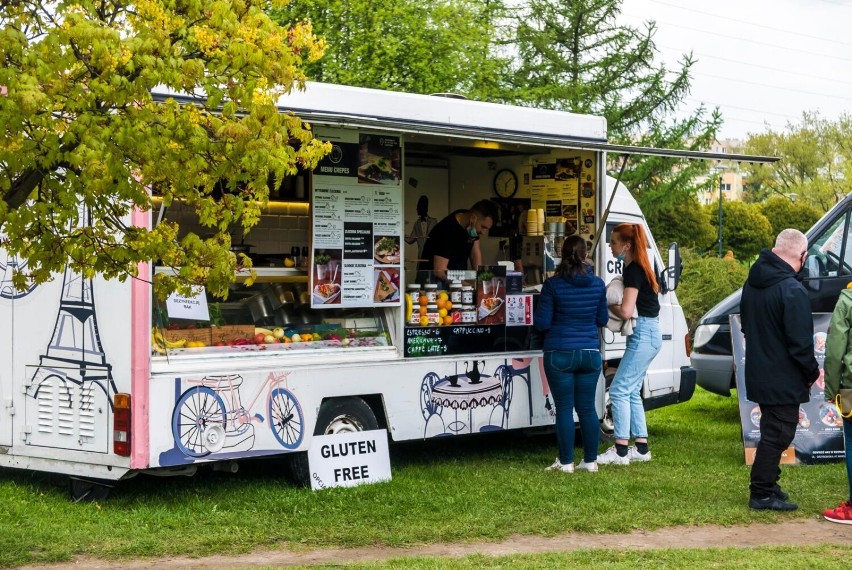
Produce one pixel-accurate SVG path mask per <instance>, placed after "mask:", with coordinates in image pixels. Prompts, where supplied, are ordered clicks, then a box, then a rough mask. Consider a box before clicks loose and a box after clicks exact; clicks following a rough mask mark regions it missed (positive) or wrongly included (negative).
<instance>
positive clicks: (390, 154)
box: [358, 133, 402, 185]
mask: <svg viewBox="0 0 852 570" xmlns="http://www.w3.org/2000/svg"><path fill="white" fill-rule="evenodd" d="M401 150H402V149H401V147H400V140H399V137H390V136H384V135H374V134H366V133H362V134H361V136H360V145H359V150H358V182H361V183H366V184H394V185H399V180H400V178H401V177H402V172H401V168H402V167H401V163H400V156H401Z"/></svg>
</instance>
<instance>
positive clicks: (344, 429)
mask: <svg viewBox="0 0 852 570" xmlns="http://www.w3.org/2000/svg"><path fill="white" fill-rule="evenodd" d="M378 427H379V422H378V420H376V415H375V414H374V413H373V410H372V409H371V408H370V406H369V405H368V404H367V402H365V401H364V400H363V399H361V398H355V397H353V398H333V399H330V400H326V401H325V402H323V404H322V406H320V410H319V414H317V423H316V426H315V427H314V435H332V434H335V433H354V432H359V431H370V430H374V429H378ZM289 458H290V473H289V475H290V479H291V480H292V481H293V483H294V484H296V485H299V486H301V487H307V486H309V485H310V484H311V479H310V477H311V471H310V467H309V466H308V454H307V452H304V451H302V452H299V453H293V454H290V456H289Z"/></svg>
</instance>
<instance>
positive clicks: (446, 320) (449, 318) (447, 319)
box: [444, 315, 453, 325]
mask: <svg viewBox="0 0 852 570" xmlns="http://www.w3.org/2000/svg"><path fill="white" fill-rule="evenodd" d="M444 324H445V325H451V324H453V317H452V316H451V315H447V316H446V317H444Z"/></svg>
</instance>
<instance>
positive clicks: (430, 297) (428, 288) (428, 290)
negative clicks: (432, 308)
mask: <svg viewBox="0 0 852 570" xmlns="http://www.w3.org/2000/svg"><path fill="white" fill-rule="evenodd" d="M423 294H424V295H426V301H427V302H428V303H434V302H435V301H437V300H438V284H437V283H427V284H426V285H424V286H423Z"/></svg>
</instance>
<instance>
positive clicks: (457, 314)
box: [450, 305, 462, 324]
mask: <svg viewBox="0 0 852 570" xmlns="http://www.w3.org/2000/svg"><path fill="white" fill-rule="evenodd" d="M450 316H451V317H452V318H453V324H461V322H462V306H461V305H453V308H452V310H451V311H450Z"/></svg>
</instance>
